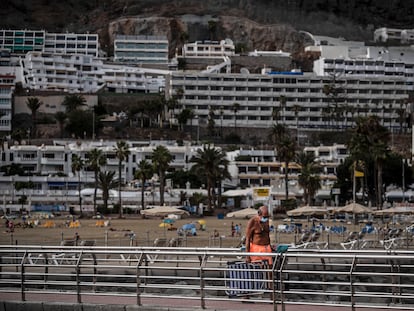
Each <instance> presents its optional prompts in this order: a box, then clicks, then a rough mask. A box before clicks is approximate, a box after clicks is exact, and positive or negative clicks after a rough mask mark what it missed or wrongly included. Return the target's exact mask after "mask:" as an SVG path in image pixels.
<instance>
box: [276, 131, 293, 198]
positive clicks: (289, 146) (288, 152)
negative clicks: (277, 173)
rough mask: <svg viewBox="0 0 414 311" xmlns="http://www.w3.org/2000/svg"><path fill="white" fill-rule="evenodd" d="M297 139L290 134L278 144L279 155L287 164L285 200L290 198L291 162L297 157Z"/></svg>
mask: <svg viewBox="0 0 414 311" xmlns="http://www.w3.org/2000/svg"><path fill="white" fill-rule="evenodd" d="M295 149H296V144H295V141H294V140H292V139H291V138H290V137H289V136H284V137H283V138H282V140H280V141H279V142H278V143H277V144H276V150H277V155H278V156H279V159H280V161H281V162H284V165H285V171H284V172H285V200H286V201H288V200H289V163H290V162H291V161H292V160H293V159H294V158H295Z"/></svg>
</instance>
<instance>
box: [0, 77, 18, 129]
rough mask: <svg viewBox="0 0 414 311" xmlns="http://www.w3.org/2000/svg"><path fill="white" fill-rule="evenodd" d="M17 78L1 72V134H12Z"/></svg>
mask: <svg viewBox="0 0 414 311" xmlns="http://www.w3.org/2000/svg"><path fill="white" fill-rule="evenodd" d="M15 79H16V76H15V75H14V74H11V73H2V72H1V70H0V132H8V133H9V132H11V130H12V123H11V120H12V112H13V92H14V85H15Z"/></svg>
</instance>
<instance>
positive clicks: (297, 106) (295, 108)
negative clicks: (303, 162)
mask: <svg viewBox="0 0 414 311" xmlns="http://www.w3.org/2000/svg"><path fill="white" fill-rule="evenodd" d="M293 111H294V112H295V119H296V143H297V144H298V146H299V118H298V116H299V111H300V106H299V105H294V106H293Z"/></svg>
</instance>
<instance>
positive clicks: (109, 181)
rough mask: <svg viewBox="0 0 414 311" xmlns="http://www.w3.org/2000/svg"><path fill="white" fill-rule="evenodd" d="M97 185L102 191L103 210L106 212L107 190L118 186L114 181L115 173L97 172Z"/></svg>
mask: <svg viewBox="0 0 414 311" xmlns="http://www.w3.org/2000/svg"><path fill="white" fill-rule="evenodd" d="M98 185H99V188H101V190H102V200H103V204H104V206H103V209H104V211H106V210H107V208H108V199H109V190H110V189H113V188H115V187H116V186H117V185H118V182H117V181H116V179H115V172H114V171H110V172H108V171H105V172H99V175H98Z"/></svg>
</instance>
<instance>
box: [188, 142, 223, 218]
mask: <svg viewBox="0 0 414 311" xmlns="http://www.w3.org/2000/svg"><path fill="white" fill-rule="evenodd" d="M191 162H193V163H194V166H193V168H192V169H193V170H194V171H195V172H196V174H198V175H199V176H204V177H205V178H206V181H207V197H208V206H207V209H208V210H209V211H211V209H212V201H213V191H212V190H213V187H214V186H215V184H216V181H217V180H218V178H223V179H225V178H229V176H230V173H229V172H228V160H227V159H226V154H225V153H224V152H223V151H221V150H219V149H217V148H214V147H211V146H210V145H207V146H204V147H203V149H198V150H197V153H196V155H195V156H194V157H193V158H192V159H191Z"/></svg>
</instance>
